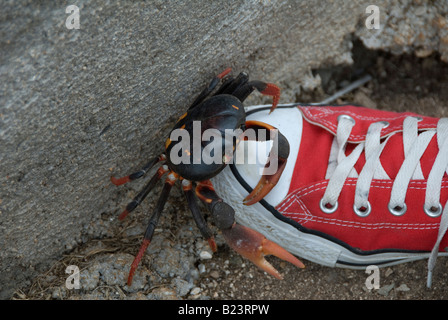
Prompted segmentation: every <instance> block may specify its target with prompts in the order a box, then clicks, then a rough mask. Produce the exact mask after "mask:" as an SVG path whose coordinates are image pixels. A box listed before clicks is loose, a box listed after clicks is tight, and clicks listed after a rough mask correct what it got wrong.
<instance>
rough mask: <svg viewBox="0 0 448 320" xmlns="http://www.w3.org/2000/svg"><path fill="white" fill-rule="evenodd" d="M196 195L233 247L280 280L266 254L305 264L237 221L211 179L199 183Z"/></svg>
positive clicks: (297, 264) (280, 276) (300, 266)
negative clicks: (217, 192)
mask: <svg viewBox="0 0 448 320" xmlns="http://www.w3.org/2000/svg"><path fill="white" fill-rule="evenodd" d="M196 195H197V196H198V197H199V199H201V200H202V201H203V202H204V203H205V204H206V205H207V206H208V208H209V210H210V212H211V213H212V216H213V218H214V221H215V224H216V226H217V227H218V228H219V229H220V230H221V231H222V234H223V236H224V239H225V240H226V242H227V243H228V244H229V246H230V247H231V248H232V249H234V250H235V251H236V252H238V253H239V254H240V255H242V256H243V257H245V258H247V259H249V260H250V261H252V262H253V263H254V264H255V265H256V266H258V267H259V268H261V269H262V270H264V271H266V272H267V273H269V274H270V275H272V276H274V277H275V278H277V279H282V278H283V277H282V275H281V274H280V273H279V272H278V271H277V270H276V269H275V268H274V267H273V266H272V265H271V264H270V263H269V262H268V261H267V260H266V259H265V258H264V257H265V256H266V255H274V256H276V257H278V258H280V259H282V260H285V261H287V262H290V263H292V264H293V265H295V266H297V267H299V268H304V267H305V266H304V265H303V263H302V262H301V261H300V260H298V259H297V258H296V257H295V256H293V255H292V254H291V253H289V252H288V251H286V250H285V249H283V248H282V247H280V246H279V245H277V244H276V243H274V242H272V241H270V240H268V239H266V237H264V236H263V235H262V234H261V233H259V232H257V231H255V230H252V229H250V228H247V227H245V226H242V225H239V224H237V223H236V222H235V218H234V216H235V211H234V210H233V209H232V207H230V206H229V205H228V204H227V203H225V202H224V201H223V200H222V199H221V198H220V197H219V196H218V195H217V194H216V192H215V190H214V188H213V185H212V183H211V182H210V181H209V180H206V181H202V182H199V183H198V184H197V186H196Z"/></svg>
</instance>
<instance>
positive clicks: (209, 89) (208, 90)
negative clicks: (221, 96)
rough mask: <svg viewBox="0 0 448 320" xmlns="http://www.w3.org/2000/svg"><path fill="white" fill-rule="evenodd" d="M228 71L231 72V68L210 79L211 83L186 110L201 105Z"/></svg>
mask: <svg viewBox="0 0 448 320" xmlns="http://www.w3.org/2000/svg"><path fill="white" fill-rule="evenodd" d="M230 71H232V69H231V68H227V69H226V70H224V71H223V72H221V73H220V74H218V75H217V76H216V77H214V78H213V79H212V81H210V83H209V85H208V87H207V88H205V89H204V90H203V91H202V92H201V93H200V94H199V96H198V97H197V98H196V99H195V100H194V102H193V103H192V104H191V106H190V107H189V108H188V109H189V110H190V109H192V108H194V107H195V106H197V105H198V104H199V103H201V102H202V101H203V100H204V99H205V98H207V96H208V95H209V94H210V93H211V92H212V91H213V89H215V87H216V86H217V85H218V83H219V82H220V81H221V79H222V78H224V77H225V76H226V75H227V74H229V73H230Z"/></svg>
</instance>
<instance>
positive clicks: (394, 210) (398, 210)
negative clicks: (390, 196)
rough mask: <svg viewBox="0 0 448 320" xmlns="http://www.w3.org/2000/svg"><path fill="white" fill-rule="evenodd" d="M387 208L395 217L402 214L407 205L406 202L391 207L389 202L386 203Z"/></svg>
mask: <svg viewBox="0 0 448 320" xmlns="http://www.w3.org/2000/svg"><path fill="white" fill-rule="evenodd" d="M387 208H388V209H389V212H390V213H392V214H393V215H394V216H397V217H399V216H402V215H404V213H405V212H406V210H407V209H408V207H407V206H406V203H403V204H402V205H401V206H395V207H392V206H391V205H390V203H389V204H388V205H387Z"/></svg>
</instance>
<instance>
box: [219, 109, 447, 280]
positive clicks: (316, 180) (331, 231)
mask: <svg viewBox="0 0 448 320" xmlns="http://www.w3.org/2000/svg"><path fill="white" fill-rule="evenodd" d="M269 108H270V106H253V107H248V108H247V114H248V116H247V120H259V121H263V122H266V123H268V124H271V125H273V126H275V127H277V128H278V129H279V130H280V132H282V134H283V135H284V136H285V137H286V138H287V139H288V141H289V143H290V156H289V159H288V162H287V166H286V168H285V170H284V172H283V174H282V177H281V178H280V180H279V182H278V184H277V185H276V187H275V188H274V189H273V190H272V191H271V192H270V193H269V194H268V195H267V196H266V197H265V198H264V199H263V200H262V201H260V202H259V203H256V204H254V205H251V206H245V205H243V199H244V197H245V196H247V194H248V193H249V192H250V191H251V190H252V188H253V187H254V186H255V185H256V184H257V182H258V180H259V168H263V167H264V165H265V162H266V156H264V158H263V155H264V154H267V152H265V151H264V150H265V149H264V148H261V146H262V144H264V143H268V142H264V143H263V142H253V141H244V142H242V143H240V145H239V146H238V149H237V151H236V152H237V153H238V152H244V151H246V152H244V156H245V159H246V160H247V161H245V163H246V164H238V163H237V164H233V165H230V166H228V167H227V168H226V169H225V170H224V171H223V172H221V174H219V175H218V176H217V177H215V178H214V179H213V183H214V186H215V189H216V191H217V192H218V193H219V194H220V195H221V196H222V197H223V199H224V200H225V201H226V202H227V203H228V204H230V205H231V206H232V207H233V208H234V209H235V211H236V212H237V221H238V222H239V223H241V224H243V225H246V226H249V227H250V228H252V229H255V230H257V231H259V232H261V233H263V234H264V235H265V236H266V237H267V238H268V239H270V240H272V241H275V242H276V243H278V244H279V245H280V246H282V247H283V248H285V249H286V250H288V251H290V252H291V253H293V254H296V255H298V256H300V257H303V258H305V259H308V260H310V261H313V262H316V263H319V264H322V265H325V266H331V267H344V268H352V269H364V268H366V267H367V266H369V265H377V266H379V267H382V266H390V265H394V264H398V263H403V262H408V261H413V260H417V259H423V258H429V261H428V270H429V272H428V286H429V285H430V283H431V277H432V270H433V268H434V265H435V262H436V258H437V255H448V252H445V251H446V249H447V247H448V237H447V236H445V234H446V231H447V227H448V203H447V200H448V176H447V173H446V172H447V167H448V118H442V119H437V118H431V117H425V116H421V115H417V114H413V113H408V112H406V113H396V112H388V111H381V110H372V109H367V108H364V107H357V106H349V105H347V106H305V105H302V106H293V105H284V106H279V107H278V108H277V109H276V110H275V111H274V112H273V113H271V114H269ZM265 147H266V146H265ZM245 148H247V149H245ZM266 148H267V149H268V150H269V148H268V147H266ZM255 156H258V157H259V161H258V164H247V163H254V162H255V161H254V160H253V159H250V157H255ZM249 160H252V161H249Z"/></svg>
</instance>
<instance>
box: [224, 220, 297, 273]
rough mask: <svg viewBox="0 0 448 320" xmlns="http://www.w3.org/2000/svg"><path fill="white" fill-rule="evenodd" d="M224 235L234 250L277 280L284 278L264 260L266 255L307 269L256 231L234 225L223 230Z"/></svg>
mask: <svg viewBox="0 0 448 320" xmlns="http://www.w3.org/2000/svg"><path fill="white" fill-rule="evenodd" d="M222 234H223V236H224V238H225V240H226V242H227V243H228V244H229V246H230V247H231V248H232V249H233V250H235V251H236V252H238V253H239V254H240V255H242V256H243V257H245V258H247V259H249V260H250V261H252V262H253V263H254V264H255V265H256V266H258V267H259V268H261V269H262V270H264V271H266V272H267V273H269V274H270V275H272V276H274V277H275V278H277V279H283V277H282V275H281V274H280V273H279V272H278V271H277V270H276V269H275V268H274V267H273V266H272V265H271V264H270V263H269V262H268V261H267V260H266V259H265V258H264V256H265V255H274V256H276V257H278V258H280V259H282V260H285V261H287V262H290V263H292V264H293V265H295V266H296V267H298V268H305V265H304V264H303V263H302V262H301V261H300V260H299V259H297V258H296V257H295V256H293V255H292V254H291V253H289V252H288V251H286V250H285V249H283V248H282V247H280V246H279V245H278V244H276V243H274V242H272V241H270V240H268V239H266V237H265V236H263V235H262V234H261V233H259V232H257V231H255V230H252V229H250V228H247V227H244V226H242V225H239V224H236V223H234V224H233V225H232V227H230V228H228V229H224V230H222Z"/></svg>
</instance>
